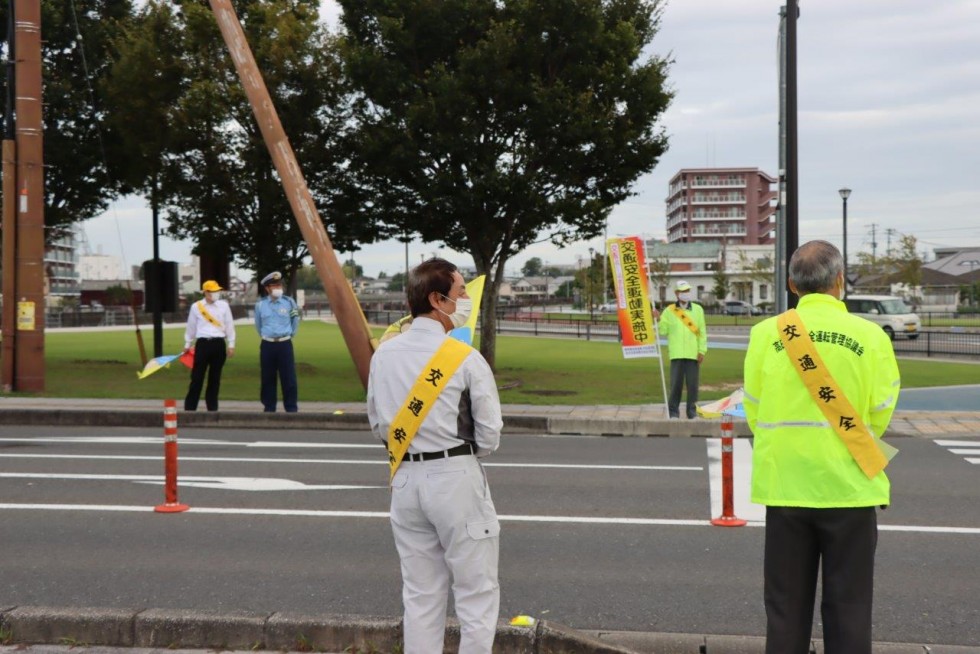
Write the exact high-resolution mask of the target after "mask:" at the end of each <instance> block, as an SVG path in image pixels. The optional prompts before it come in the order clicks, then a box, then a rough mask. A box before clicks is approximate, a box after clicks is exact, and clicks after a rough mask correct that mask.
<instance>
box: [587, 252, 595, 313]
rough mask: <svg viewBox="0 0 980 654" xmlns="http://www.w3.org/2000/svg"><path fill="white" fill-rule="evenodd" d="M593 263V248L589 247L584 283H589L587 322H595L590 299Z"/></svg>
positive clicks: (593, 306) (593, 303) (592, 304)
mask: <svg viewBox="0 0 980 654" xmlns="http://www.w3.org/2000/svg"><path fill="white" fill-rule="evenodd" d="M594 263H595V248H589V268H588V270H586V283H587V284H588V285H589V322H595V302H593V301H592V292H593V291H592V286H593V284H592V266H593V264H594Z"/></svg>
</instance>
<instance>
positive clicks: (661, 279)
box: [647, 254, 671, 303]
mask: <svg viewBox="0 0 980 654" xmlns="http://www.w3.org/2000/svg"><path fill="white" fill-rule="evenodd" d="M647 267H648V268H649V269H650V281H651V282H652V283H653V294H654V298H653V301H654V302H668V303H669V302H670V300H671V297H670V296H671V294H670V258H669V257H668V256H667V255H666V254H661V255H659V256H656V257H653V258H652V259H650V261H649V262H648V263H647ZM661 289H663V290H664V295H663V296H661V295H660V291H661Z"/></svg>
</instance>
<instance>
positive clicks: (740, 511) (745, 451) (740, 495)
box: [705, 438, 766, 522]
mask: <svg viewBox="0 0 980 654" xmlns="http://www.w3.org/2000/svg"><path fill="white" fill-rule="evenodd" d="M705 445H706V446H707V450H708V481H709V485H710V498H711V502H710V504H711V506H710V510H711V517H712V518H717V517H718V516H720V515H721V513H722V509H721V439H720V438H706V439H705ZM732 481H733V483H734V488H733V489H732V503H733V505H734V509H735V515H736V516H737V517H739V518H741V519H742V520H750V521H761V522H765V521H766V507H765V506H763V505H761V504H755V503H753V502H752V444H751V443H750V442H749V441H748V439H744V438H736V439H734V449H733V450H732Z"/></svg>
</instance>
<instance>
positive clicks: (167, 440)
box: [153, 400, 191, 513]
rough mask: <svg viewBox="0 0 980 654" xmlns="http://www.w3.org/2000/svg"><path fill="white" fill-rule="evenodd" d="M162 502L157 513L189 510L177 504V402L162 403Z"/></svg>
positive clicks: (156, 509)
mask: <svg viewBox="0 0 980 654" xmlns="http://www.w3.org/2000/svg"><path fill="white" fill-rule="evenodd" d="M163 455H164V459H165V463H164V477H165V483H164V491H163V493H164V501H165V504H160V505H159V506H155V507H154V508H153V510H154V511H156V512H157V513H180V512H181V511H186V510H187V509H189V508H191V507H189V506H187V505H186V504H180V503H179V502H177V401H176V400H164V401H163Z"/></svg>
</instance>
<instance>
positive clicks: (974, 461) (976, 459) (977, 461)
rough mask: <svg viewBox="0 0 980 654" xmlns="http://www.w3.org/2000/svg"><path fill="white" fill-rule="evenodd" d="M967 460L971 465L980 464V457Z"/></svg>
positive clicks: (967, 458) (969, 457)
mask: <svg viewBox="0 0 980 654" xmlns="http://www.w3.org/2000/svg"><path fill="white" fill-rule="evenodd" d="M966 460H967V461H969V462H970V463H980V457H972V456H968V457H966Z"/></svg>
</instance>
